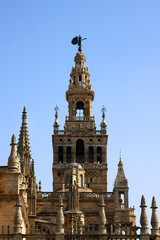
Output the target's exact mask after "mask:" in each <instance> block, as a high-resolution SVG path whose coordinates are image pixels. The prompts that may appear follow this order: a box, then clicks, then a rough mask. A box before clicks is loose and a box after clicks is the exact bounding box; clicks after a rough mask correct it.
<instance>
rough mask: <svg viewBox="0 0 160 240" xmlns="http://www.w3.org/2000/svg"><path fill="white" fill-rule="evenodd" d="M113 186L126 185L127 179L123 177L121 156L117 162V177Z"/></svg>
mask: <svg viewBox="0 0 160 240" xmlns="http://www.w3.org/2000/svg"><path fill="white" fill-rule="evenodd" d="M114 186H115V187H126V186H127V187H128V181H127V179H126V177H125V174H124V169H123V163H122V161H121V156H120V158H119V163H118V172H117V177H116V179H115V183H114Z"/></svg>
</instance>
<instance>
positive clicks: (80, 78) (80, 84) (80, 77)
mask: <svg viewBox="0 0 160 240" xmlns="http://www.w3.org/2000/svg"><path fill="white" fill-rule="evenodd" d="M79 86H82V76H81V75H79Z"/></svg>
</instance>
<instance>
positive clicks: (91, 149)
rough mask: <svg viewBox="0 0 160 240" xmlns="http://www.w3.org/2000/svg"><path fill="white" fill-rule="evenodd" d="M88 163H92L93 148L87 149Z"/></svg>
mask: <svg viewBox="0 0 160 240" xmlns="http://www.w3.org/2000/svg"><path fill="white" fill-rule="evenodd" d="M89 162H90V163H93V147H89Z"/></svg>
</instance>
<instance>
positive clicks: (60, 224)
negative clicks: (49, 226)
mask: <svg viewBox="0 0 160 240" xmlns="http://www.w3.org/2000/svg"><path fill="white" fill-rule="evenodd" d="M56 223H57V227H56V234H64V213H63V200H62V196H61V195H60V196H59V203H58V213H57V219H56Z"/></svg>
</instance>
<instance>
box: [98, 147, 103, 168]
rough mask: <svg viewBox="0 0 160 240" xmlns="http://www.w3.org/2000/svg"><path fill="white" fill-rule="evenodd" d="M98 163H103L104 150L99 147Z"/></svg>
mask: <svg viewBox="0 0 160 240" xmlns="http://www.w3.org/2000/svg"><path fill="white" fill-rule="evenodd" d="M97 163H98V164H100V163H102V148H101V147H97Z"/></svg>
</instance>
